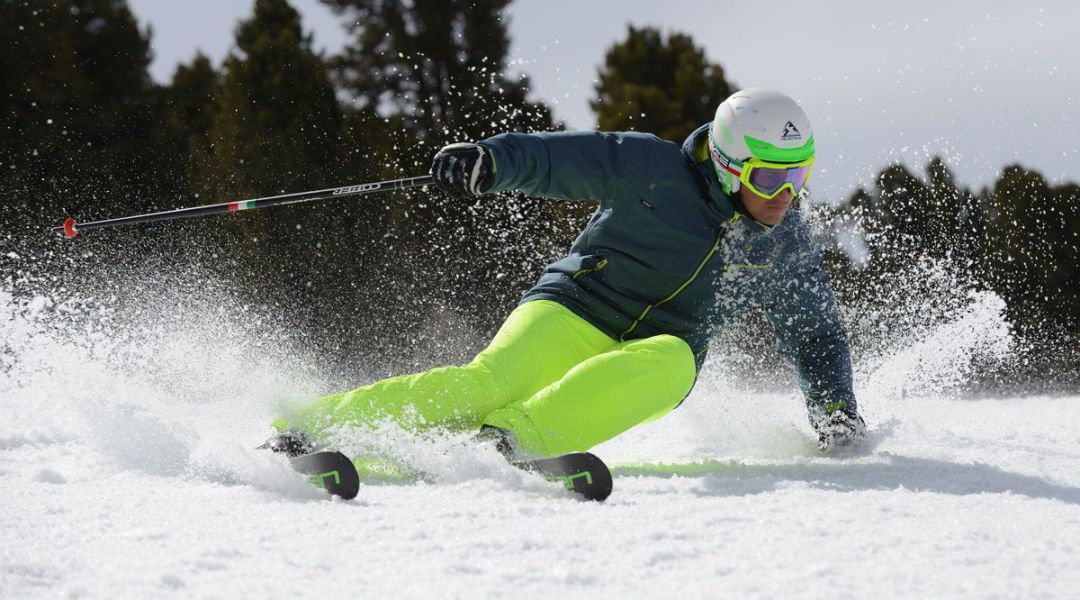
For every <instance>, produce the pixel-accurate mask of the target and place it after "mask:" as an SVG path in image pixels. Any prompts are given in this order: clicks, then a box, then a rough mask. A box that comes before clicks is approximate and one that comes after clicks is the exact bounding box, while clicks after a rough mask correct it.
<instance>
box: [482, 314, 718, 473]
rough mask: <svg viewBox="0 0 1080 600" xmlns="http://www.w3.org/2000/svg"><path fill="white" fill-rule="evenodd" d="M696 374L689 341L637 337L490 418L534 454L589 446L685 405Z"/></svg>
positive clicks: (499, 410) (665, 337)
mask: <svg viewBox="0 0 1080 600" xmlns="http://www.w3.org/2000/svg"><path fill="white" fill-rule="evenodd" d="M696 377H697V368H696V366H695V364H694V353H693V352H692V351H691V349H690V346H688V345H687V344H686V342H684V341H683V340H682V339H680V338H677V337H674V336H671V335H658V336H654V337H650V338H645V339H640V340H632V341H629V342H623V343H620V344H616V345H614V346H613V347H612V348H611V349H609V350H607V351H606V352H603V353H601V354H598V355H596V356H593V357H591V358H588V359H586V360H584V361H583V362H581V363H580V364H578V365H576V366H575V367H573V368H572V369H570V370H569V372H567V373H566V375H565V376H564V377H562V378H561V379H559V380H558V381H555V382H553V383H551V384H549V385H547V386H545V387H544V388H542V389H540V390H539V391H537V392H536V393H535V394H533V395H532V396H531V397H529V398H527V399H524V400H520V401H518V402H515V403H511V404H509V405H507V406H505V407H503V408H499V409H496V410H494V411H492V412H491V413H490V414H488V415H487V416H486V417H484V419H483V422H484V424H487V425H493V426H495V427H502V428H504V429H509V430H510V431H513V432H514V436H515V438H516V440H517V443H518V445H519V446H520V448H521V449H522V450H524V451H525V452H527V453H529V454H535V455H540V456H552V455H557V454H563V453H566V452H574V451H582V450H588V449H589V448H591V447H593V446H595V445H596V444H599V443H600V442H603V441H606V440H609V439H611V438H613V437H615V436H616V435H618V434H620V433H622V432H624V431H626V430H627V429H630V428H631V427H633V426H634V425H638V424H641V423H645V422H648V421H651V420H654V419H657V418H659V417H661V416H663V415H664V414H666V413H667V412H669V411H670V410H671V409H673V408H675V407H676V406H678V404H679V402H681V401H682V399H683V398H685V397H686V395H687V394H689V393H690V389H691V388H692V387H693V386H694V381H695V379H696Z"/></svg>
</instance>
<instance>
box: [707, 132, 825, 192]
mask: <svg viewBox="0 0 1080 600" xmlns="http://www.w3.org/2000/svg"><path fill="white" fill-rule="evenodd" d="M709 153H710V154H711V155H712V157H713V161H715V163H716V164H717V165H719V166H720V167H721V168H723V169H724V170H725V171H727V172H728V173H731V174H732V175H735V176H736V177H738V178H739V182H740V183H742V185H745V186H746V187H748V188H750V189H751V190H753V191H754V193H756V194H757V195H759V196H762V197H764V198H765V199H766V200H772V199H773V198H775V197H777V196H778V195H780V192H782V191H784V190H785V189H786V190H790V191H791V195H792V196H798V195H799V192H801V191H802V189H803V187H804V186H806V182H807V180H809V179H810V167H812V166H813V165H814V157H813V156H811V157H810V158H807V159H805V160H800V161H798V162H792V163H775V162H769V161H765V160H761V159H760V158H751V159H749V160H747V161H745V162H740V161H737V160H735V159H732V158H728V157H727V156H725V155H724V153H723V152H720V150H719V149H717V148H716V146H714V145H713V144H709Z"/></svg>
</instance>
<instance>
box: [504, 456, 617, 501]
mask: <svg viewBox="0 0 1080 600" xmlns="http://www.w3.org/2000/svg"><path fill="white" fill-rule="evenodd" d="M513 465H514V466H515V467H517V468H519V469H523V470H525V471H529V472H531V473H537V474H539V475H542V476H544V477H545V478H546V479H547V480H548V481H555V482H558V483H562V484H563V485H565V486H566V489H568V490H570V491H572V492H574V493H575V494H578V495H580V496H581V497H583V498H585V499H586V500H595V501H597V502H602V501H603V500H604V499H605V498H607V497H608V496H610V495H611V488H612V480H611V471H609V470H608V468H607V465H605V464H604V461H602V460H600V459H599V458H597V457H596V456H595V455H593V454H590V453H588V452H575V453H572V454H563V455H562V456H555V457H552V458H541V459H537V460H526V461H515V462H513Z"/></svg>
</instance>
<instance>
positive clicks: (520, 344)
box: [275, 89, 865, 456]
mask: <svg viewBox="0 0 1080 600" xmlns="http://www.w3.org/2000/svg"><path fill="white" fill-rule="evenodd" d="M813 162H814V138H813V133H812V131H811V128H810V123H809V120H808V119H807V117H806V115H805V114H804V112H803V111H802V109H801V108H800V107H799V106H798V104H796V103H795V101H793V100H792V99H791V98H789V97H787V96H785V95H784V94H781V93H779V92H775V91H770V90H763V89H747V90H742V91H740V92H737V93H735V94H733V95H732V96H731V97H730V98H728V99H727V100H725V101H724V102H723V103H721V104H720V106H719V108H718V109H717V111H716V116H715V118H714V120H713V121H712V123H710V124H706V125H703V126H701V127H700V128H698V129H697V130H696V131H694V132H693V133H691V134H690V136H689V137H688V138H687V139H686V141H685V142H684V143H683V145H682V147H681V148H680V147H679V146H677V145H675V144H673V143H671V142H667V141H663V140H661V139H659V138H657V137H655V136H652V135H647V134H641V133H600V132H559V133H539V134H518V133H507V134H501V135H497V136H494V137H492V138H489V139H486V140H483V141H480V142H479V143H459V144H452V145H450V146H447V147H445V148H443V149H442V150H440V151H439V152H438V153H437V154H436V156H435V158H434V162H433V164H432V169H431V173H432V175H433V177H434V179H435V182H436V183H437V185H438V186H439V187H440V188H441V189H443V190H444V191H446V192H447V193H449V194H452V195H454V196H457V197H465V198H468V197H474V196H479V195H482V194H486V193H497V192H503V191H507V190H519V191H521V192H524V193H525V194H526V195H529V196H542V197H549V198H557V199H562V200H578V201H597V202H599V206H598V208H597V210H596V212H595V213H594V214H593V216H592V218H591V219H590V220H589V223H588V225H587V226H586V227H585V229H584V231H582V232H581V234H580V235H579V236H578V238H577V239H576V240H575V241H574V243H573V245H572V246H571V248H570V252H569V254H568V255H567V256H566V257H565V258H563V259H561V260H558V261H556V262H554V263H552V264H550V265H548V266H547V267H546V268H545V270H544V272H543V274H542V275H541V276H540V278H539V280H538V281H537V283H536V284H535V285H534V286H533V287H532V288H531V289H530V290H528V291H527V292H526V293H525V294H524V296H523V298H522V302H521V303H520V304H519V305H518V306H517V308H515V309H514V310H513V312H511V314H510V315H509V317H508V318H507V320H506V322H505V323H504V324H503V326H502V327H501V328H500V329H499V331H498V333H497V334H496V335H495V337H494V339H493V340H492V341H491V343H490V345H489V346H488V347H487V348H486V349H485V350H483V351H482V352H481V353H480V354H479V355H477V356H476V358H475V359H473V361H472V362H470V363H469V364H466V365H462V366H450V367H441V368H436V369H432V370H430V371H426V372H423V373H417V374H411V375H402V376H399V377H393V378H390V379H386V380H383V381H379V382H376V383H372V384H370V385H367V386H364V387H361V388H359V389H356V390H353V391H350V392H346V393H342V394H336V395H333V396H328V397H325V398H321V399H319V400H317V401H315V402H314V403H312V404H310V405H309V406H307V407H305V408H303V409H300V410H299V411H297V412H296V413H295V414H293V415H291V417H290V418H288V419H282V420H279V421H277V422H276V423H275V425H276V426H277V427H278V428H279V429H282V430H286V431H285V433H284V434H283V435H282V437H281V438H280V440H279V442H278V443H279V444H286V445H287V444H303V443H305V442H304V437H306V436H304V437H299V438H297V437H295V436H296V434H295V433H293V432H295V431H297V430H299V431H302V432H306V433H307V434H308V435H310V436H314V437H316V438H318V437H319V436H320V435H321V434H322V433H323V432H325V431H326V430H327V429H328V428H330V427H339V426H346V427H347V426H369V425H374V424H376V423H378V422H380V421H382V420H384V419H390V420H392V421H394V422H396V423H398V424H400V425H402V426H404V427H406V428H413V429H419V428H423V427H431V426H437V427H445V428H449V429H455V430H473V431H482V435H483V436H488V437H491V438H493V439H495V440H496V441H497V443H498V444H499V446H500V449H501V450H502V451H504V453H507V454H508V455H512V456H555V455H559V454H564V453H568V452H575V451H583V450H587V449H589V448H591V447H592V446H594V445H596V444H599V443H600V442H603V441H605V440H608V439H611V438H612V437H615V436H616V435H618V434H620V433H622V432H624V431H626V430H628V429H630V428H631V427H633V426H635V425H638V424H640V423H645V422H648V421H651V420H654V419H657V418H659V417H661V416H663V415H664V414H666V413H668V412H669V411H671V410H672V409H674V408H675V407H676V406H678V405H679V404H680V403H681V402H682V401H683V399H684V398H685V397H686V396H687V395H688V394H689V393H690V390H691V388H692V387H693V386H694V383H695V381H696V378H697V372H698V369H699V368H700V367H701V365H702V363H703V362H704V358H705V353H706V350H707V346H708V340H709V338H710V337H711V335H712V334H713V333H714V332H716V331H717V330H719V329H721V328H723V327H725V326H727V325H728V324H730V323H731V322H732V321H734V320H735V319H737V318H738V317H739V316H741V315H742V314H744V313H746V312H748V311H749V310H751V309H754V308H758V307H760V308H762V309H764V312H765V315H766V317H767V319H768V321H769V323H770V325H771V326H772V328H773V330H774V332H775V334H776V337H777V342H778V346H779V349H780V351H781V352H782V353H783V355H784V356H785V357H787V358H788V359H789V361H790V362H791V363H792V364H793V365H794V366H795V367H796V369H797V370H798V373H799V380H800V385H801V388H802V391H803V394H804V396H805V398H806V404H807V408H808V412H809V418H810V424H811V425H812V426H813V428H814V430H815V432H816V433H817V436H818V440H819V447H820V448H821V449H823V450H827V449H829V448H832V447H835V446H840V445H846V444H851V443H855V442H857V441H858V440H859V439H860V438H861V437H862V436H863V431H864V427H865V426H864V423H863V420H862V418H861V417H860V416H859V414H858V411H857V406H856V401H855V397H854V394H853V391H852V383H851V358H850V351H849V349H848V344H847V340H846V334H845V332H844V329H843V326H842V324H841V322H840V319H839V315H838V313H837V309H836V303H835V300H834V298H833V294H832V290H831V287H830V284H829V279H828V274H827V273H826V271H825V268H824V266H823V263H822V258H821V252H820V250H819V249H818V248H817V246H816V244H815V243H814V241H813V239H812V237H811V234H810V231H809V228H808V226H807V225H806V223H805V222H804V221H803V219H802V217H801V215H800V214H799V212H798V211H792V210H790V207H791V205H792V203H793V202H794V201H795V200H796V198H797V197H798V195H799V193H800V191H801V190H802V189H803V187H804V186H805V185H806V182H807V179H808V177H809V174H810V169H811V167H812V165H813Z"/></svg>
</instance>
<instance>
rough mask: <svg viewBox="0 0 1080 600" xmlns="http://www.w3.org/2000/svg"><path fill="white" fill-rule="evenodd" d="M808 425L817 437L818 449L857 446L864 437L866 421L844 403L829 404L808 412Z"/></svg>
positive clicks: (825, 449) (853, 408)
mask: <svg viewBox="0 0 1080 600" xmlns="http://www.w3.org/2000/svg"><path fill="white" fill-rule="evenodd" d="M810 425H811V426H813V428H814V431H815V432H817V435H818V449H819V450H821V451H823V452H824V451H827V450H831V449H833V448H840V447H844V446H857V445H858V444H859V442H861V441H862V440H863V438H865V437H866V421H863V418H862V417H861V416H859V412H858V410H856V409H855V407H851V406H848V404H847V403H846V402H830V403H828V404H826V405H825V406H823V407H821V409H820V410H817V411H815V410H811V411H810Z"/></svg>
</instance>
